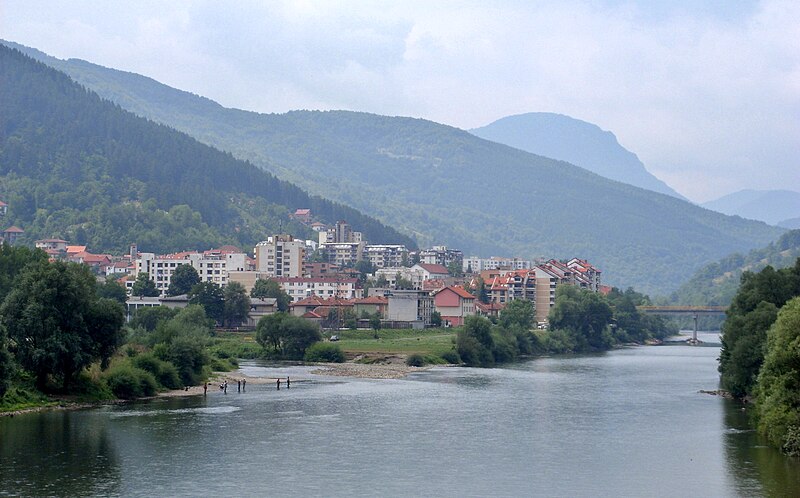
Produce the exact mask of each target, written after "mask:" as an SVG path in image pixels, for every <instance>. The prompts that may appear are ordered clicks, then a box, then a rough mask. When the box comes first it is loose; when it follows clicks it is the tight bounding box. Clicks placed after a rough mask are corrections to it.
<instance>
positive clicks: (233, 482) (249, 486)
mask: <svg viewBox="0 0 800 498" xmlns="http://www.w3.org/2000/svg"><path fill="white" fill-rule="evenodd" d="M701 339H704V340H706V341H717V340H718V338H717V336H716V335H714V334H705V335H701ZM718 355H719V347H713V346H705V347H691V346H685V345H671V346H658V347H634V348H629V349H621V350H615V351H612V352H609V353H605V354H597V355H583V356H574V357H559V358H539V359H535V360H531V361H526V362H521V363H518V364H515V365H513V366H511V367H508V368H499V369H470V368H435V369H433V370H428V371H425V372H421V373H418V374H414V375H411V376H409V377H408V378H406V379H402V380H362V379H342V378H332V377H321V376H317V375H312V374H311V373H310V369H309V368H307V367H269V366H259V365H257V364H247V365H245V366H243V368H242V369H243V372H244V373H245V374H247V375H253V376H259V375H260V376H267V377H275V376H286V375H290V376H291V377H292V378H293V380H294V381H293V383H292V386H291V389H288V390H287V389H286V388H285V387H284V388H283V389H281V390H280V391H277V390H276V389H275V386H274V385H273V384H269V385H251V386H248V388H247V392H246V393H238V392H236V387H235V385H234V386H233V388H232V389H231V388H229V390H228V394H227V395H225V394H222V393H221V392H219V391H217V390H209V395H208V397H207V398H203V397H187V398H172V399H165V400H155V401H151V402H147V403H135V404H130V405H125V406H114V407H102V408H97V409H90V410H82V411H63V412H57V411H56V412H47V413H38V414H28V415H22V416H17V417H14V418H8V417H6V418H0V495H9V494H10V495H57V496H85V495H103V496H109V495H111V496H115V495H124V496H229V495H230V496H254V495H259V496H309V495H313V496H370V497H372V496H565V497H566V496H569V497H578V496H592V497H594V496H615V497H616V496H637V497H638V496H676V497H688V496H715V497H716V496H792V495H797V494H798V493H800V464H799V463H798V462H797V461H794V460H790V459H787V458H784V457H783V456H781V455H780V454H779V453H778V452H776V451H774V450H772V449H770V448H767V447H766V446H764V444H763V441H761V440H760V439H759V437H758V436H757V435H756V434H755V433H754V432H753V431H751V430H749V428H748V426H747V413H746V411H743V410H742V407H741V406H740V405H738V404H736V403H734V402H731V401H728V400H725V399H721V398H719V397H715V396H710V395H707V394H701V393H698V391H699V390H701V389H705V390H711V389H716V388H717V386H718V375H717V371H716V366H717V362H716V358H717V356H718Z"/></svg>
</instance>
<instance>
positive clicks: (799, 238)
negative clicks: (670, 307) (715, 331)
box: [670, 230, 800, 306]
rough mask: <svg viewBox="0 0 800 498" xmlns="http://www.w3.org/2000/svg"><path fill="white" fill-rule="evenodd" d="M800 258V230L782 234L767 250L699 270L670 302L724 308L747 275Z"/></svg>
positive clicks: (726, 258)
mask: <svg viewBox="0 0 800 498" xmlns="http://www.w3.org/2000/svg"><path fill="white" fill-rule="evenodd" d="M798 257H800V230H792V231H791V232H787V233H785V234H783V235H782V236H781V237H780V238H779V239H778V240H777V241H775V242H773V243H770V244H769V245H768V246H767V247H763V248H761V249H754V250H752V251H750V252H749V253H747V254H740V253H736V254H732V255H730V256H727V257H725V258H723V259H721V260H719V261H717V262H714V263H710V264H708V265H706V266H704V267H703V268H701V269H700V270H698V271H697V272H696V273H695V274H694V275H693V276H692V278H691V279H689V281H687V282H686V283H685V284H683V285H682V286H681V287H680V288H679V289H678V290H677V291H675V292H674V293H673V294H672V296H671V297H670V302H672V303H677V304H687V305H696V306H703V305H712V306H725V305H728V304H730V303H731V301H732V300H733V297H734V296H735V295H736V292H737V290H738V289H739V284H740V280H741V278H742V275H743V274H744V273H745V272H751V273H755V272H758V271H760V270H762V269H763V268H765V267H766V266H771V267H773V268H775V269H780V268H787V267H789V266H792V265H794V263H795V261H796V260H797V258H798Z"/></svg>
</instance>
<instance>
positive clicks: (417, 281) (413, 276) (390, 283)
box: [375, 266, 425, 289]
mask: <svg viewBox="0 0 800 498" xmlns="http://www.w3.org/2000/svg"><path fill="white" fill-rule="evenodd" d="M380 277H383V278H384V279H385V280H386V286H387V287H389V288H391V289H394V288H395V287H396V286H397V278H398V277H401V278H404V279H406V280H409V281H411V285H412V287H414V289H422V282H423V281H424V280H425V274H424V272H423V271H422V270H421V269H419V268H407V267H405V266H395V267H389V268H381V269H379V270H377V271H376V272H375V278H376V279H378V278H380Z"/></svg>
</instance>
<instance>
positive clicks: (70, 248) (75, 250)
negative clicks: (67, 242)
mask: <svg viewBox="0 0 800 498" xmlns="http://www.w3.org/2000/svg"><path fill="white" fill-rule="evenodd" d="M81 252H86V246H67V254H73V253H81Z"/></svg>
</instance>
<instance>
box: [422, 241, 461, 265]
mask: <svg viewBox="0 0 800 498" xmlns="http://www.w3.org/2000/svg"><path fill="white" fill-rule="evenodd" d="M419 262H420V263H425V264H429V265H442V266H446V267H449V266H450V265H452V264H455V265H457V266H458V267H459V268H462V267H463V265H464V253H463V252H461V251H460V250H459V249H449V248H448V247H447V246H433V247H432V248H430V249H423V250H421V251H420V252H419Z"/></svg>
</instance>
